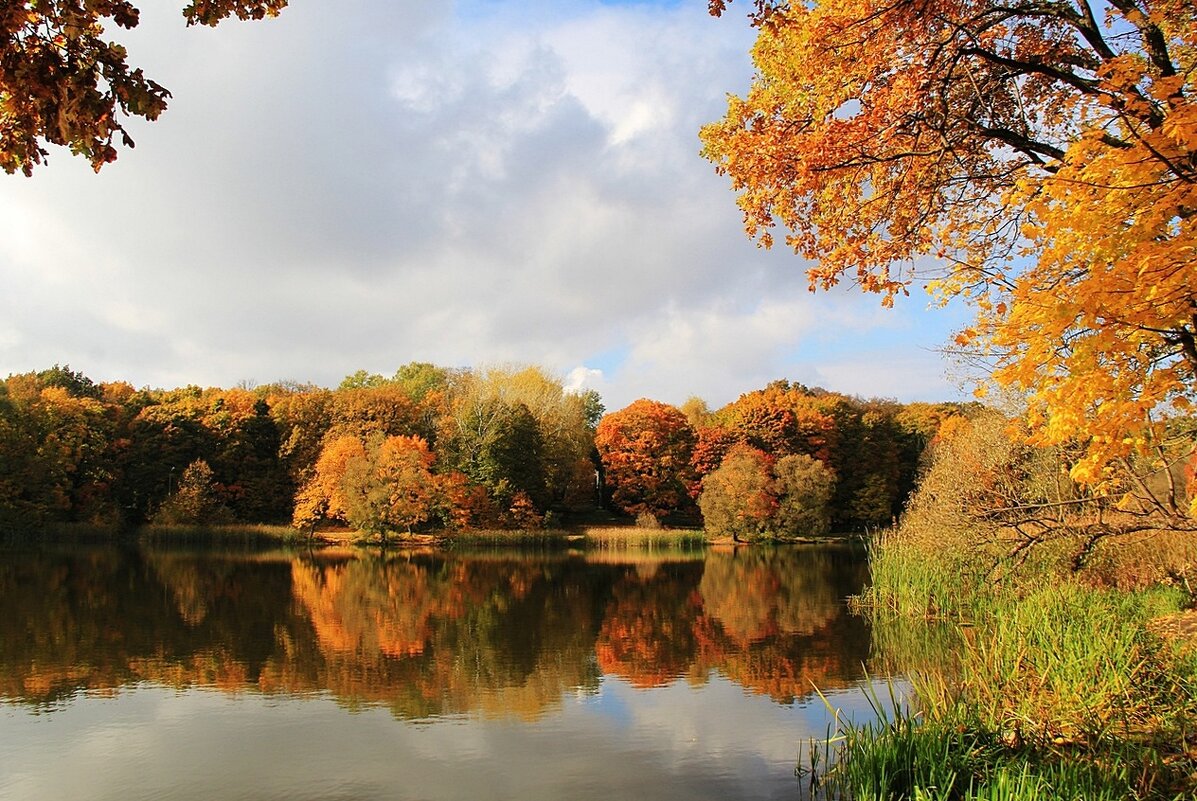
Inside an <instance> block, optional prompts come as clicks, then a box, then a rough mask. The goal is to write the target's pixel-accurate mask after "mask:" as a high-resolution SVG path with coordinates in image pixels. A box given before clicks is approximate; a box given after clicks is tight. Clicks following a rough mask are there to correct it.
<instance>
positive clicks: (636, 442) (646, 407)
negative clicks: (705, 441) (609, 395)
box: [594, 398, 695, 518]
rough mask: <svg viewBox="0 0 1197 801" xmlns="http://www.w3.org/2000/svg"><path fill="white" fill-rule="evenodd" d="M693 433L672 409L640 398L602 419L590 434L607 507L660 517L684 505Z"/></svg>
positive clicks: (690, 477)
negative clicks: (608, 500) (607, 494)
mask: <svg viewBox="0 0 1197 801" xmlns="http://www.w3.org/2000/svg"><path fill="white" fill-rule="evenodd" d="M694 443H695V433H694V429H693V428H691V427H690V423H689V421H688V420H687V419H686V416H685V415H684V414H682V413H681V412H680V411H679V410H678V409H677V408H676V407H673V406H670V405H669V404H667V403H660V402H658V401H652V400H647V399H643V398H642V399H640V400H638V401H635V402H633V403H632V404H631V405H629V406H627V407H626V408H624V409H621V410H619V411H618V412H612V413H611V414H608V415H606V416H605V417H603V419H602V420H600V421H599V424H598V428H597V429H596V430H595V434H594V445H595V448H597V449H598V453H599V459H600V460H601V462H602V465H603V474H604V478H605V481H606V485H607V488H608V490H609V491H610V493H611V502H612V503H613V504H614V505H615V506H616V507H617V508H619V509H620V510H622V511H624V512H627V513H628V514H642V513H647V514H651V515H653V516H655V517H658V518H659V517H661V516H663V515H666V514H669V513H670V512H673V511H676V510H678V509H680V508H682V507H684V506H686V505H687V504H688V503H689V500H690V499H689V493H688V489H689V488H690V485H691V483H692V481H693V479H694V469H693V468H692V467H691V465H690V459H691V456H692V454H693V451H694Z"/></svg>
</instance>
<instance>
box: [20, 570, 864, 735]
mask: <svg viewBox="0 0 1197 801" xmlns="http://www.w3.org/2000/svg"><path fill="white" fill-rule="evenodd" d="M864 570H865V568H864V562H863V559H862V557H861V556H860V554H858V553H855V552H852V551H850V550H848V549H845V548H813V547H809V548H808V547H803V548H798V547H791V548H778V549H769V548H763V547H754V548H751V549H741V550H735V551H711V552H708V553H706V554H705V555H704V554H699V555H697V556H696V555H693V554H677V555H675V556H670V555H668V554H667V555H664V556H662V555H659V554H656V555H654V554H647V553H644V552H641V553H630V554H629V555H628V556H627V557H626V559H621V558H612V556H611V555H610V554H604V555H603V557H602V560H601V561H598V560H596V561H588V560H587V559H586V557H585V556H584V555H580V554H556V555H544V554H524V553H520V552H516V551H512V552H504V553H500V554H499V555H495V554H494V553H489V554H481V555H461V554H446V553H408V554H400V555H393V556H389V557H386V558H379V557H376V556H366V555H332V556H320V555H314V556H295V555H289V554H281V553H279V554H228V553H217V552H205V553H196V552H173V551H161V550H157V551H156V550H145V551H128V550H126V551H121V550H115V549H91V550H47V551H33V552H20V553H8V554H6V558H5V559H4V560H3V562H2V563H0V608H3V609H4V610H5V614H4V615H3V616H0V695H2V696H3V697H4V698H6V699H8V700H10V701H14V702H18V703H21V704H28V705H33V706H35V707H40V708H53V707H55V706H57V705H60V704H63V703H68V702H69V699H70V698H71V696H72V695H74V694H75V693H77V692H80V691H87V692H91V693H114V692H118V691H119V690H121V689H122V688H124V687H129V686H132V685H135V684H138V683H142V682H150V683H154V684H158V685H163V686H168V687H175V688H190V687H204V688H215V689H218V690H220V691H223V692H228V693H243V692H257V693H265V694H285V695H288V696H303V695H307V694H321V695H327V696H330V697H332V698H334V699H335V700H337V702H338V703H341V704H343V705H345V706H348V707H352V708H359V707H363V706H384V707H386V708H388V709H390V710H391V711H392V713H393V714H394V715H396V716H398V717H401V718H429V717H435V716H442V715H450V714H464V713H474V714H479V715H483V716H487V717H490V716H515V717H519V718H523V719H527V720H532V719H536V718H538V717H540V716H543V715H544V714H546V712H550V711H552V710H555V709H558V708H559V707H560V705H561V703H562V699H563V698H565V697H567V696H570V695H574V694H577V693H589V692H595V691H597V689H598V687H599V685H600V682H601V680H602V676H603V674H609V675H613V676H618V677H622V678H623V679H626V680H627V681H628V682H629V683H630V684H631V685H632V686H635V687H656V686H661V685H665V684H669V683H672V682H675V681H678V680H681V679H685V680H687V681H689V682H691V683H694V684H699V685H701V684H704V683H705V682H707V681H708V679H709V677H710V675H711V674H712V672H717V673H719V674H720V675H722V676H724V677H726V678H728V679H730V680H732V681H734V682H736V683H737V684H739V685H741V686H742V687H743V688H744V689H745V690H747V691H749V692H751V693H755V694H762V695H767V696H769V697H770V698H772V699H773V700H775V701H777V702H779V703H787V704H788V703H793V702H794V701H795V700H796V699H801V698H805V697H807V696H809V694H810V693H811V692H812V691H813V689H814V687H819V688H820V689H824V690H826V689H834V688H838V687H844V686H848V685H850V684H852V683H854V682H856V681H857V680H859V679H860V678H861V672H862V667H861V666H862V664H863V663H864V661H865V660H866V658H867V657H868V647H869V631H868V628H867V627H866V625H865V624H864V622H863V621H861V620H859V619H856V618H853V617H851V616H850V615H848V614H847V613H846V611H845V608H844V604H843V599H844V597H845V596H846V595H847V594H849V593H852V592H855V591H857V590H858V589H859V588H860V586H861V583H862V582H863V580H864Z"/></svg>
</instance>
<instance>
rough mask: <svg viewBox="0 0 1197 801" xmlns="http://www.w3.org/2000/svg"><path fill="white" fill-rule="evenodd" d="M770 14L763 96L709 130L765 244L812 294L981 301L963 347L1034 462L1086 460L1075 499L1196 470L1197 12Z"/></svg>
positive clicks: (1144, 2)
mask: <svg viewBox="0 0 1197 801" xmlns="http://www.w3.org/2000/svg"><path fill="white" fill-rule="evenodd" d="M724 5H725V3H724V2H723V1H722V0H720V1H719V2H713V3H712V11H713V12H715V13H719V12H721V11H722V10H723V7H724ZM755 7H756V12H757V13H756V15H755V17H754V18H755V21H756V22H757V23H758V24H759V25H760V33H759V36H758V39H757V42H756V45H755V47H754V48H753V59H754V62H755V64H756V69H757V74H756V77H755V79H754V81H753V84H752V86H751V88H750V90H749V92H748V93H747V95H745V96H744V97H732V98H731V99H730V101H729V106H728V113H727V116H726V117H725V118H724V119H723V120H722V121H720V122H717V123H714V124H712V125H709V126H707V127H706V128H704V129H703V131H702V139H703V142H704V153H705V155H706V156H707V157H708V158H709V159H710V160H712V161H713V162H714V163H715V164H716V166H717V168H718V170H719V171H720V172H721V173H724V174H726V175H727V176H728V177H729V178H730V179H731V182H732V185H733V187H734V189H735V190H736V191H737V192H738V194H739V205H740V207H741V209H742V210H743V212H744V219H745V223H746V227H747V230H748V232H749V234H750V235H752V236H754V237H756V238H757V239H758V241H760V242H761V244H763V245H765V246H769V245H771V244H772V242H773V239H774V229H775V228H776V227H778V226H780V227H782V228H785V229H787V231H788V233H787V234H786V237H785V241H786V243H787V244H788V245H789V246H790V247H792V248H793V249H794V250H795V251H796V252H797V253H798V254H800V255H802V256H803V257H805V258H807V259H809V260H810V262H811V263H812V264H813V266H812V267H811V268H810V269H809V271H808V277H809V279H810V283H811V287H812V288H819V287H822V288H827V287H831V286H833V285H835V284H837V283H839V282H840V281H843V280H851V281H853V282H855V283H856V284H857V285H858V286H859V287H860V288H862V289H863V290H865V291H869V292H876V293H879V294H880V295H881V297H882V299H883V302H884V303H885V304H886V305H889V304H890V303H891V302H892V300H893V298H894V297H895V296H897V295H903V294H906V293H907V292H908V287H909V286H910V285H911V284H912V283H914V282H915V281H917V280H919V279H921V278H922V277H924V275H925V276H926V277H929V278H931V279H932V280H931V281H930V284H929V288H930V290H931V291H932V292H933V293H934V294H935V296H936V297H938V298H940V299H941V300H944V301H947V300H949V299H952V298H962V299H964V300H965V301H967V302H969V303H971V304H972V305H973V308H974V309H975V310H976V314H977V317H976V321H975V323H974V324H973V325H971V326H969V327H968V328H967V329H965V330H964V331H962V332H961V334H960V336H959V338H958V342H959V344H960V346H961V347H963V348H967V349H970V350H972V351H974V352H975V353H978V354H981V355H983V356H987V357H988V358H989V359H991V363H992V366H993V370H994V372H993V375H994V377H995V378H996V379H997V381H998V382H999V383H1001V384H1003V385H1005V386H1008V387H1012V388H1014V389H1016V390H1018V391H1020V392H1023V393H1025V394H1026V396H1027V405H1028V413H1027V420H1028V422H1029V424H1030V426H1029V429H1028V431H1029V434H1030V436H1031V439H1032V441H1034V442H1037V443H1041V444H1048V445H1058V444H1064V443H1068V442H1077V443H1079V444H1080V445H1081V446H1082V451H1081V452H1080V453H1078V455H1077V458H1076V459H1075V461H1074V462H1073V463H1072V467H1071V471H1072V476H1073V477H1074V478H1075V479H1076V480H1078V481H1081V482H1085V483H1087V484H1090V485H1100V484H1102V483H1103V482H1105V481H1107V480H1110V479H1111V477H1112V475H1113V473H1114V472H1118V471H1124V470H1125V469H1126V468H1127V466H1128V463H1129V461H1130V460H1131V459H1132V457H1137V458H1138V460H1139V462H1140V463H1141V464H1145V465H1148V467H1149V468H1150V469H1160V468H1163V467H1164V466H1165V465H1164V463H1165V462H1168V461H1169V460H1171V459H1173V458H1174V454H1176V453H1184V452H1185V451H1186V450H1187V448H1185V447H1179V448H1173V449H1169V446H1168V444H1167V443H1166V442H1165V433H1164V428H1165V425H1166V421H1165V420H1164V419H1163V418H1166V417H1167V415H1168V414H1169V413H1187V411H1188V410H1189V408H1190V404H1191V402H1192V399H1193V394H1194V390H1195V383H1197V382H1195V375H1197V345H1195V344H1194V343H1195V332H1197V272H1195V268H1194V262H1193V259H1192V257H1191V254H1192V252H1193V247H1194V244H1195V243H1194V239H1195V235H1197V228H1195V226H1197V214H1195V213H1194V209H1197V122H1195V121H1197V106H1195V104H1194V100H1193V98H1194V96H1195V95H1194V90H1195V89H1197V87H1195V86H1194V85H1193V84H1194V81H1195V80H1197V69H1195V67H1197V63H1195V62H1197V24H1195V15H1194V11H1193V8H1192V6H1191V4H1188V3H1178V2H1171V1H1170V0H1118V2H1111V3H1109V4H1106V5H1104V6H1103V7H1102V8H1101V9H1098V10H1097V11H1095V10H1094V7H1093V6H1092V5H1091V4H1090V3H1088V2H1086V0H1069V1H1068V2H1059V3H1049V4H1042V3H1039V4H1017V3H1016V4H1009V3H998V2H993V0H962V1H961V0H900V1H899V2H895V3H890V4H886V5H882V6H878V5H877V4H876V3H872V2H867V1H866V0H845V1H844V2H836V3H827V2H814V3H795V4H790V3H780V2H767V0H761V1H759V2H757V3H756V4H755ZM924 271H925V272H924ZM1157 505H1158V507H1159V509H1160V510H1161V511H1163V512H1165V513H1168V514H1173V515H1175V512H1176V504H1175V500H1174V499H1163V500H1161V501H1160V502H1159V503H1158V504H1157Z"/></svg>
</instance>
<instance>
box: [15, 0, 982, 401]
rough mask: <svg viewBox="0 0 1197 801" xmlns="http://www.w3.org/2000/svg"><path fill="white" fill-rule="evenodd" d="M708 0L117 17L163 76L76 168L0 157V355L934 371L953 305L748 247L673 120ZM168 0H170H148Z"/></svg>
mask: <svg viewBox="0 0 1197 801" xmlns="http://www.w3.org/2000/svg"><path fill="white" fill-rule="evenodd" d="M706 5H707V4H706V2H705V0H673V1H672V2H670V1H668V0H661V2H636V3H614V2H597V0H524V1H523V2H514V0H472V1H471V2H455V3H451V2H435V3H434V2H427V0H338V2H335V3H330V2H311V0H293V3H292V7H291V8H289V9H287V10H286V11H285V12H284V13H283V15H282V16H281V17H280V18H279V19H277V20H271V21H266V22H261V23H236V22H229V23H225V24H224V25H222V26H221V27H219V28H217V29H216V30H207V29H203V30H197V29H190V30H189V29H185V28H184V27H183V25H182V20H181V16H180V14H179V10H180V8H181V6H182V2H174V3H161V2H155V3H143V4H142V6H143V14H142V25H141V26H140V27H139V28H138V29H137V30H136V31H133V32H131V33H126V32H123V31H118V32H117V33H119V36H118V37H116V38H118V40H120V41H123V42H124V43H126V44H127V45H128V48H129V53H130V61H131V63H133V64H135V65H138V66H143V67H144V68H145V69H146V72H147V74H148V75H149V76H150V77H152V78H154V79H156V80H158V81H159V82H160V83H162V84H164V85H166V86H167V87H168V88H169V89H170V90H171V91H172V92H173V94H174V99H173V100H172V102H171V106H170V108H169V110H168V111H167V112H166V114H165V115H164V116H163V117H162V118H161V119H160V120H159V121H158V122H156V123H153V124H142V125H131V126H130V130H131V131H132V132H133V134H134V137H135V138H136V140H137V148H136V150H133V151H123V152H122V154H121V157H120V159H119V160H118V161H117V162H116V163H115V164H112V165H110V166H108V167H106V168H105V169H104V170H103V172H102V173H101V174H100V175H95V174H93V173H92V172H91V170H90V168H89V167H88V165H87V164H86V163H85V162H84V161H83V160H81V159H76V158H72V157H71V156H69V154H68V153H66V152H65V151H62V150H60V149H52V152H51V156H50V165H49V167H47V168H43V169H41V170H39V171H38V172H36V173H35V174H34V177H33V178H32V179H26V178H24V177H22V176H4V175H2V174H0V375H5V374H8V373H12V372H23V371H27V370H35V369H43V368H45V367H48V366H50V365H52V364H54V363H60V364H70V366H71V367H72V368H73V369H77V370H82V371H83V372H84V373H86V374H87V375H89V376H90V377H92V378H93V379H95V380H115V379H121V380H128V381H130V382H131V383H133V384H135V385H138V386H142V385H149V386H156V387H171V386H179V385H183V384H189V383H195V384H200V385H215V386H232V385H234V384H236V383H238V382H241V381H248V382H252V383H266V382H269V381H274V380H279V379H293V380H298V381H311V382H315V383H318V384H324V385H335V384H337V383H338V382H339V381H340V379H341V378H342V377H343V376H345V375H346V374H348V373H351V372H353V371H355V370H357V369H366V370H369V371H371V372H379V373H383V374H387V375H389V374H391V373H393V372H394V370H395V369H396V368H397V367H398V366H399V365H401V364H404V363H406V362H409V361H413V360H419V361H430V362H434V363H437V364H441V365H446V366H479V365H486V364H495V363H532V364H538V365H541V366H543V367H546V368H548V369H550V370H552V371H555V372H556V373H558V374H560V375H561V376H562V377H563V378H567V379H568V380H569V381H571V382H572V383H573V384H575V385H577V384H584V385H585V386H589V387H593V388H595V389H598V390H599V391H600V392H601V393H602V394H603V397H604V400H605V402H606V404H607V407H608V408H609V409H615V408H620V407H622V406H623V405H625V404H627V403H629V402H630V401H632V400H634V399H635V398H637V397H644V396H647V397H652V398H657V399H660V400H664V401H668V402H673V403H680V402H681V401H683V400H685V399H686V398H687V397H688V396H690V395H699V396H701V397H703V398H705V399H706V400H707V401H708V402H709V403H711V404H712V405H713V406H717V405H721V404H722V403H725V402H727V401H730V400H733V399H734V398H735V397H736V396H738V395H739V394H740V393H741V392H744V391H748V390H751V389H755V388H758V387H761V386H763V385H764V384H765V383H767V382H768V381H770V380H773V379H776V378H783V377H784V378H789V379H791V380H794V381H800V382H802V383H805V384H808V385H820V386H824V387H827V388H828V389H833V390H838V391H842V392H847V393H856V394H861V395H865V396H885V397H893V398H898V399H900V400H915V399H924V400H933V399H944V398H951V397H957V396H958V395H959V394H960V390H959V388H958V387H957V386H956V384H955V382H954V381H953V380H952V379H951V378H950V377H949V376H945V369H946V364H945V362H944V360H943V359H942V358H941V357H940V356H939V355H938V354H937V353H936V352H935V349H936V348H937V347H939V346H941V345H942V344H944V343H945V342H946V341H947V340H948V339H949V334H950V332H951V331H952V330H953V329H955V328H957V327H959V326H960V324H961V323H962V319H963V318H962V315H961V313H960V312H959V311H955V310H948V311H943V310H928V309H927V305H928V304H927V299H926V298H925V297H922V296H919V295H917V294H916V295H914V296H913V297H912V298H910V299H908V300H907V302H905V303H899V304H898V308H897V309H893V310H885V309H881V308H880V304H879V302H878V299H877V298H876V297H864V296H860V295H858V294H856V293H853V292H852V291H851V289H845V290H843V291H837V292H832V293H820V294H817V295H812V294H810V293H809V292H807V289H806V281H805V278H804V269H805V268H804V264H803V262H802V261H801V260H800V259H798V258H797V257H796V256H794V255H793V254H792V253H787V252H785V251H784V250H778V251H774V252H765V251H761V250H759V249H757V248H756V247H755V246H754V244H753V243H752V242H750V241H749V240H748V239H747V238H746V237H745V236H744V235H743V232H742V226H741V220H740V215H739V213H738V211H737V209H736V207H735V202H734V195H733V194H732V192H731V191H730V189H729V187H728V184H727V182H726V180H725V179H722V178H720V177H719V176H717V175H715V174H714V171H713V169H712V167H711V165H710V164H709V163H708V162H706V161H704V160H703V159H702V158H700V157H699V155H698V150H699V142H698V139H697V131H698V128H699V127H700V126H701V125H702V124H703V123H704V122H708V121H711V120H714V119H717V118H718V117H719V116H720V115H721V113H722V110H723V107H724V105H725V97H726V94H727V93H729V92H742V91H743V90H744V89H745V88H746V86H747V84H748V80H749V78H750V76H751V65H750V61H749V58H748V49H749V47H750V45H751V42H752V38H753V34H752V31H751V29H750V28H749V27H748V24H747V22H746V20H745V19H744V16H743V14H744V12H745V11H746V10H747V8H748V4H747V3H744V4H743V5H744V8H742V9H739V10H736V6H735V5H733V6H732V9H733V11H735V13H733V14H730V15H728V16H725V17H724V18H723V19H714V18H711V17H709V16H708V15H707V13H706ZM172 6H173V8H172Z"/></svg>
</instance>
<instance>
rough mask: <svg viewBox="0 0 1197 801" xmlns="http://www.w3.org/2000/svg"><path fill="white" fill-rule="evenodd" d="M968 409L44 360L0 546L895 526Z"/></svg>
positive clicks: (515, 373)
mask: <svg viewBox="0 0 1197 801" xmlns="http://www.w3.org/2000/svg"><path fill="white" fill-rule="evenodd" d="M967 409H968V407H967V406H966V405H961V404H937V405H932V404H919V403H914V404H905V405H903V404H897V403H893V402H889V401H879V400H872V401H866V400H861V399H859V398H851V397H847V396H844V395H839V394H837V393H832V392H828V391H826V390H822V389H818V388H814V389H811V388H807V387H803V386H800V385H797V384H790V383H789V382H787V381H778V382H774V383H773V384H770V385H769V386H767V387H765V388H763V389H760V390H755V391H752V392H748V393H745V394H744V395H742V396H741V397H740V398H738V399H737V400H736V401H734V402H732V403H730V404H727V405H726V406H724V407H722V408H719V409H716V410H714V411H712V410H710V409H709V408H707V406H706V404H705V403H704V402H702V401H701V400H699V399H697V398H692V399H690V400H689V401H687V403H686V404H683V406H682V407H680V408H679V407H674V406H671V405H669V404H665V403H660V402H657V401H650V400H640V401H636V402H635V403H633V404H631V405H630V406H628V407H627V408H625V409H622V410H618V411H615V412H612V413H610V414H604V411H605V410H604V408H603V405H602V403H601V400H600V398H599V397H598V395H597V393H594V392H593V391H581V392H572V391H568V390H567V389H566V388H565V387H564V385H563V383H562V381H561V380H560V379H558V378H556V377H554V376H552V375H550V374H548V373H547V372H545V371H544V370H541V369H539V368H536V367H511V368H507V367H504V368H491V369H485V370H453V369H447V368H441V367H437V366H435V365H431V364H423V363H413V364H408V365H405V366H403V367H401V368H400V369H399V370H398V371H396V373H395V374H394V375H393V376H391V377H389V378H384V377H383V376H381V375H374V374H368V373H365V372H363V371H359V372H358V373H355V374H353V375H350V376H348V377H347V378H346V379H345V380H344V381H343V382H342V383H341V385H340V386H339V387H338V388H336V389H334V390H330V389H324V388H321V387H316V386H310V385H299V384H291V383H277V384H271V385H265V386H260V387H237V388H233V389H219V388H208V389H201V388H199V387H194V386H192V387H183V388H178V389H171V390H156V389H148V388H147V389H134V388H133V387H132V386H130V385H129V384H127V383H122V382H108V383H96V382H94V381H92V379H90V378H88V377H87V376H86V375H84V374H83V373H81V372H77V371H73V370H71V369H70V368H69V367H59V366H54V367H52V368H50V369H47V370H43V371H40V372H36V373H26V374H21V375H11V376H9V377H8V378H7V379H6V380H4V381H3V382H0V466H2V468H3V469H0V530H8V531H14V530H18V529H22V530H48V529H49V527H52V526H60V525H64V524H78V525H82V526H92V527H99V528H108V529H112V530H114V531H123V530H128V529H131V528H137V527H139V526H143V525H146V524H153V525H155V526H160V527H189V526H190V527H196V526H200V527H211V526H216V527H223V526H237V525H259V524H266V525H280V524H281V525H286V524H288V523H290V524H291V525H292V526H293V527H294V528H295V529H296V530H297V531H298V532H302V533H303V534H305V535H306V536H307V537H308V538H312V535H313V534H314V533H316V532H317V531H322V532H328V531H330V530H341V531H344V532H347V533H348V534H351V535H352V536H355V537H358V538H360V539H363V540H368V541H372V542H379V543H381V544H383V545H385V544H387V543H388V542H389V541H391V540H393V539H395V538H397V537H401V536H411V535H413V534H421V535H427V534H440V535H444V536H453V535H455V534H456V535H459V536H462V535H464V533H466V532H472V533H471V534H470V536H471V537H473V538H474V539H478V538H479V537H483V536H485V535H483V534H480V532H486V531H500V530H510V531H518V530H527V531H537V530H541V529H550V530H551V529H558V528H561V527H563V526H565V527H571V526H576V525H579V524H584V523H585V522H586V521H588V520H590V519H592V518H594V516H595V514H596V513H600V512H601V514H600V515H599V516H600V517H601V516H603V514H606V518H604V521H606V520H608V519H610V515H611V514H614V515H616V516H617V519H618V520H622V521H627V522H631V521H632V520H637V521H639V523H638V525H639V526H641V527H647V528H648V529H650V530H652V529H655V528H656V527H657V526H665V527H666V528H667V530H668V531H674V530H677V529H682V530H687V531H688V530H692V529H697V528H701V526H702V523H703V514H704V512H705V513H706V514H707V515H708V516H709V517H711V521H708V529H709V531H708V533H709V534H710V536H712V537H714V538H716V539H732V540H772V539H780V540H786V539H795V538H799V537H809V536H812V535H814V536H820V535H823V534H825V533H826V532H827V531H829V530H834V531H840V532H843V531H854V530H855V531H859V530H863V529H864V528H866V527H870V526H873V527H875V526H878V525H883V524H886V523H888V522H889V521H890V520H892V519H893V518H894V516H895V515H896V514H898V512H899V511H900V509H901V508H902V505H903V503H904V502H905V498H906V497H907V495H908V494H909V492H910V491H911V489H912V488H913V486H914V480H915V475H916V473H917V470H918V462H919V459H920V457H921V455H922V453H923V451H924V449H925V448H926V446H927V444H928V443H929V442H930V441H931V440H932V439H934V437H935V436H936V434H937V433H938V431H939V428H940V425H941V423H942V422H943V421H946V420H950V419H953V418H955V417H959V416H960V415H962V414H963V413H965V412H966V411H967ZM618 520H617V522H618ZM621 528H622V527H621ZM155 536H158V535H155ZM620 536H621V537H622V536H627V535H626V533H625V534H621V535H620ZM653 536H654V537H655V538H664V537H666V536H667V534H666V533H664V532H662V531H660V530H657V533H656V534H654V535H653ZM685 536H690V535H685ZM508 538H510V537H508Z"/></svg>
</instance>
